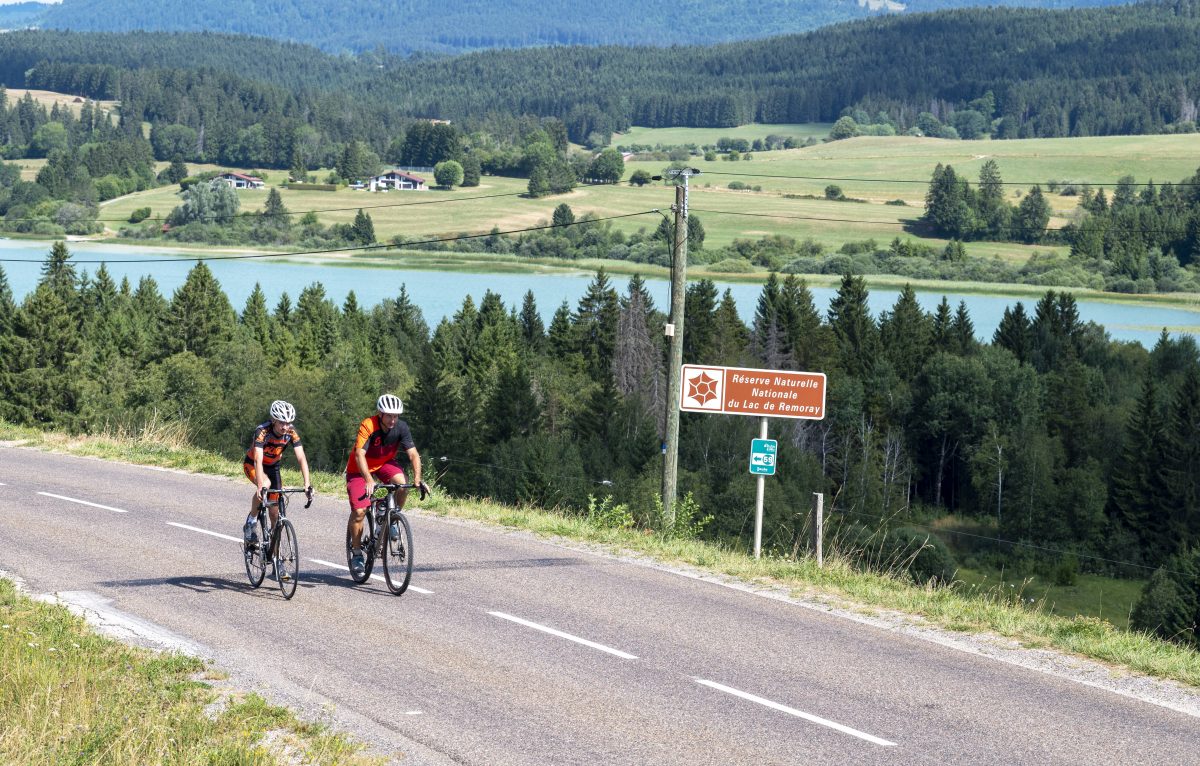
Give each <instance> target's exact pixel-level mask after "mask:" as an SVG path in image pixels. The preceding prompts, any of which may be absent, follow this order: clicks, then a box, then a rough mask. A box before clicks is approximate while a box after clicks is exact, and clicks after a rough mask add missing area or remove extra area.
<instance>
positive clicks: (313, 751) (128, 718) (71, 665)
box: [0, 579, 382, 766]
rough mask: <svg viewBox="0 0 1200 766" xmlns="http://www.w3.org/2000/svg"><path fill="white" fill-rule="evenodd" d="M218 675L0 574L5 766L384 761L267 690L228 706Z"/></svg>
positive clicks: (1, 752) (1, 754)
mask: <svg viewBox="0 0 1200 766" xmlns="http://www.w3.org/2000/svg"><path fill="white" fill-rule="evenodd" d="M213 679H214V676H213V675H212V674H211V673H209V672H208V670H207V669H206V668H205V666H204V663H203V662H201V661H200V660H197V659H195V658H192V657H185V656H182V655H178V654H159V653H156V652H152V651H149V650H146V649H140V648H137V647H131V646H127V645H125V644H122V643H120V642H118V641H114V640H112V639H109V638H105V637H103V636H100V635H98V634H96V633H94V632H92V631H91V630H90V628H89V627H88V626H87V625H86V624H85V623H84V621H83V619H82V618H79V617H75V616H74V615H72V614H71V613H70V612H68V611H67V610H66V608H64V607H61V606H57V605H51V604H43V603H37V602H34V601H32V600H30V599H29V598H27V597H25V596H24V595H22V594H20V593H19V592H17V590H16V587H15V586H14V584H13V583H12V582H11V581H9V580H5V579H0V762H2V763H6V764H23V765H24V766H35V765H36V766H41V764H46V765H47V766H49V765H50V764H56V765H57V764H100V763H102V764H112V765H114V766H125V765H128V766H141V764H149V763H173V764H196V765H197V766H200V765H201V764H204V765H206V766H224V765H229V766H233V765H234V764H238V765H245V766H249V765H251V764H253V765H255V766H259V765H261V766H271V765H273V764H281V765H282V764H301V763H303V764H345V765H346V766H370V765H371V764H381V763H382V760H381V759H379V758H377V757H374V756H369V755H366V754H364V753H363V752H362V748H361V746H359V745H356V744H354V743H352V742H350V741H349V740H348V739H346V738H345V737H343V736H342V735H339V734H335V733H332V732H331V731H329V730H328V729H327V728H326V727H324V726H321V725H318V724H310V723H304V722H302V721H299V720H297V719H296V718H295V716H293V715H292V714H291V713H290V712H289V711H287V710H286V709H284V708H280V707H275V706H271V705H268V704H267V703H266V702H264V701H263V699H262V698H261V697H259V696H257V695H254V694H233V695H230V696H229V697H227V698H224V699H222V697H221V694H220V693H219V692H218V691H217V690H216V689H215V688H214V687H213V686H212V685H211V684H210V683H208V681H209V680H213ZM214 703H223V704H214Z"/></svg>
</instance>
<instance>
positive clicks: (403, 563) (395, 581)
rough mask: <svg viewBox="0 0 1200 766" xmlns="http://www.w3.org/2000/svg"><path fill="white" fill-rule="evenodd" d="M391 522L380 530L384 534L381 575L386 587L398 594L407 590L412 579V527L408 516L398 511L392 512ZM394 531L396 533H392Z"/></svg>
mask: <svg viewBox="0 0 1200 766" xmlns="http://www.w3.org/2000/svg"><path fill="white" fill-rule="evenodd" d="M392 521H393V523H392V524H389V525H388V526H387V527H385V528H384V529H381V530H380V534H383V535H386V536H387V537H386V538H385V539H384V544H383V576H384V579H385V580H387V586H388V589H389V590H391V592H392V593H395V594H396V595H397V596H399V595H400V594H401V593H403V592H404V591H406V590H408V581H409V580H410V579H412V568H413V559H412V528H411V527H409V525H408V517H407V516H405V515H404V514H403V513H400V512H399V511H395V512H393V513H392ZM393 531H395V532H397V533H398V534H392V532H393Z"/></svg>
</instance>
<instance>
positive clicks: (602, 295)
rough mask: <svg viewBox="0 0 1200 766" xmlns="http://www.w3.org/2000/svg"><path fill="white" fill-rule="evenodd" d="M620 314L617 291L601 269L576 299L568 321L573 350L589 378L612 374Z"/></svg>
mask: <svg viewBox="0 0 1200 766" xmlns="http://www.w3.org/2000/svg"><path fill="white" fill-rule="evenodd" d="M620 313H621V307H620V299H619V298H618V297H617V291H616V290H615V289H613V287H612V285H611V283H610V282H609V279H608V274H607V273H605V271H604V269H603V268H601V269H600V270H598V271H597V272H596V278H595V279H593V280H592V281H591V283H590V284H588V287H587V292H585V293H584V295H583V297H582V298H580V300H579V307H578V308H577V309H576V311H575V315H574V317H573V320H574V321H573V323H572V330H573V331H574V334H575V349H576V351H577V353H579V354H580V355H581V356H582V357H583V361H584V367H585V369H586V370H587V372H588V374H589V375H591V377H592V379H593V380H596V381H600V380H602V379H603V378H606V377H607V378H611V377H612V362H613V352H614V351H615V350H616V345H617V323H618V321H619V319H620Z"/></svg>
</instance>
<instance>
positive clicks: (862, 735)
mask: <svg viewBox="0 0 1200 766" xmlns="http://www.w3.org/2000/svg"><path fill="white" fill-rule="evenodd" d="M696 683H698V684H703V685H705V686H708V687H710V688H713V689H716V690H717V691H722V692H725V693H726V694H732V695H733V696H735V697H741V698H742V699H744V700H749V701H751V702H757V703H758V704H760V705H763V706H765V707H769V708H771V709H772V710H778V711H780V712H782V713H787V714H788V715H794V716H796V717H797V718H803V719H804V720H806V721H811V722H812V723H816V724H820V725H821V726H828V727H829V728H831V729H836V730H837V731H840V732H842V733H843V734H849V735H850V736H851V737H858V738H859V739H865V740H866V741H867V742H871V743H873V744H876V745H882V746H884V747H895V746H896V743H895V742H889V741H887V740H886V739H880V738H879V737H876V736H873V735H871V734H867V733H866V732H862V731H859V730H858V729H851V728H850V727H849V726H844V725H842V724H840V723H837V722H835V721H830V720H829V719H827V718H821V717H820V716H816V715H813V714H812V713H805V712H804V711H802V710H797V709H795V708H791V707H788V706H787V705H780V704H779V703H778V702H772V701H771V700H769V699H763V698H762V697H756V696H754V695H753V694H748V693H747V692H744V691H740V690H738V689H734V688H733V687H730V686H725V685H723V684H719V683H717V682H715V681H706V680H705V679H703V678H697V679H696Z"/></svg>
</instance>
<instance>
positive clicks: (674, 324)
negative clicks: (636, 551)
mask: <svg viewBox="0 0 1200 766" xmlns="http://www.w3.org/2000/svg"><path fill="white" fill-rule="evenodd" d="M667 174H668V175H671V176H676V177H680V176H681V177H682V178H683V183H682V184H681V185H679V186H676V187H675V241H674V246H673V248H672V253H671V322H670V324H668V325H667V326H666V335H667V337H668V338H670V339H671V340H670V343H671V354H670V358H669V360H668V362H667V427H666V434H664V442H665V443H664V445H663V480H662V504H663V519H662V521H663V526H664V527H666V528H667V529H671V528H672V527H674V526H675V495H676V480H677V478H678V475H679V394H680V387H681V386H682V377H683V372H682V370H683V304H684V298H685V296H686V294H687V231H688V226H687V223H688V178H690V177H691V176H694V175H699V174H700V171H699V170H696V169H695V168H683V169H677V170H668V171H667Z"/></svg>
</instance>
